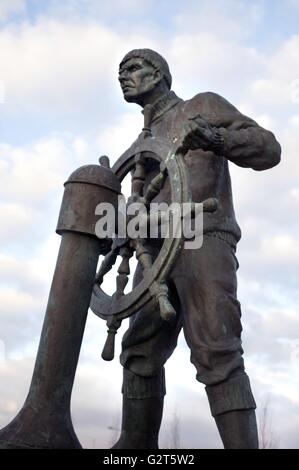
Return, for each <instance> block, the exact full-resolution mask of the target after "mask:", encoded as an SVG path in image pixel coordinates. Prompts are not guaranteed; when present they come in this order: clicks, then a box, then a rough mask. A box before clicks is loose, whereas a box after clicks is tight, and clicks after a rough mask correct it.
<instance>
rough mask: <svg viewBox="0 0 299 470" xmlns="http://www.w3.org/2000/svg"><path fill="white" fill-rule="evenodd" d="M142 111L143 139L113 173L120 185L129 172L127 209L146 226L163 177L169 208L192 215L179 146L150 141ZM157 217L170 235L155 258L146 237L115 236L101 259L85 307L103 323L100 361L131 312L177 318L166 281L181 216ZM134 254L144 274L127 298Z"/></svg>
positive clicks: (212, 202) (209, 205) (208, 205)
mask: <svg viewBox="0 0 299 470" xmlns="http://www.w3.org/2000/svg"><path fill="white" fill-rule="evenodd" d="M146 111H147V110H145V125H144V129H143V132H142V134H141V135H140V136H139V138H138V139H137V141H136V142H135V143H134V144H133V145H132V147H131V148H130V149H129V150H127V151H126V152H125V153H124V154H123V155H122V156H121V157H120V158H119V160H118V161H117V162H116V163H115V165H114V166H113V168H112V171H113V172H114V173H115V174H116V176H117V177H118V178H119V180H120V182H122V181H123V179H124V178H125V176H126V175H127V174H128V173H129V172H131V175H132V192H131V196H130V197H129V199H128V201H127V205H130V204H132V203H134V204H137V205H138V204H140V205H141V204H142V205H143V207H144V208H146V213H145V217H143V223H144V224H146V225H148V224H149V221H150V217H151V214H150V204H151V202H152V201H153V199H154V198H155V197H156V196H157V195H158V194H159V192H160V191H161V189H162V188H163V186H164V183H165V180H166V178H168V180H169V184H170V190H171V191H170V193H171V201H170V202H171V204H172V203H178V204H172V206H173V207H181V205H182V204H183V203H186V202H189V203H190V204H191V210H192V202H191V194H190V186H189V183H188V170H187V167H186V165H185V161H184V154H183V152H181V151H180V147H179V145H178V142H173V143H172V144H173V145H172V148H171V149H170V145H169V141H166V140H164V139H161V138H159V139H158V138H156V137H153V136H152V135H151V130H150V126H149V123H150V121H151V116H150V112H146ZM149 160H154V161H156V162H157V163H158V165H159V170H160V171H159V172H158V174H156V176H154V178H153V179H152V180H151V181H150V183H149V184H148V183H147V184H145V181H146V167H147V163H148V161H149ZM170 207H171V206H170ZM216 209H217V200H216V199H214V198H211V199H207V200H206V201H203V203H202V210H203V211H210V212H213V211H215V210H216ZM156 215H157V221H156V222H160V223H161V222H162V223H163V217H164V218H165V220H169V217H171V216H172V224H171V227H172V230H171V231H170V232H169V233H168V235H167V236H166V237H165V238H164V239H163V243H162V246H161V249H160V251H159V253H158V254H157V256H156V257H155V259H153V258H152V255H151V250H150V243H151V239H150V238H148V239H146V238H138V237H136V238H130V237H129V236H127V237H124V238H118V237H117V236H116V237H115V238H113V240H112V245H111V250H110V251H109V252H108V253H107V254H106V256H105V258H104V260H103V262H102V264H101V266H100V269H99V271H98V273H97V275H96V280H95V284H94V288H93V292H92V298H91V304H90V308H91V310H92V311H93V312H94V313H95V314H96V315H98V316H99V317H101V318H102V319H105V320H106V321H107V326H108V337H107V341H106V344H105V347H104V349H103V352H102V357H103V359H105V360H111V359H113V357H114V340H115V334H116V332H117V330H118V328H119V327H120V325H121V322H122V320H123V319H125V318H128V317H129V316H131V315H133V314H134V313H136V312H137V311H138V310H139V309H140V308H141V307H143V306H144V305H145V304H146V303H147V302H149V301H150V300H151V299H153V298H155V299H156V300H157V302H158V305H159V309H160V314H161V317H162V318H163V319H164V320H166V321H171V319H172V318H174V316H175V315H176V312H175V310H174V308H173V307H172V305H171V303H170V301H169V299H168V287H167V276H168V273H169V272H170V270H171V269H172V267H173V265H174V263H175V260H176V258H177V256H178V254H179V253H180V251H181V248H182V245H183V242H184V237H183V230H182V223H181V217H180V215H179V214H177V213H176V214H171V213H169V212H168V213H167V214H163V213H162V214H161V213H157V214H156ZM134 253H135V256H136V259H137V260H138V263H139V264H140V266H141V268H142V270H143V278H142V280H141V281H140V282H139V284H137V285H136V286H134V287H133V288H132V290H131V291H130V292H129V293H126V294H125V293H124V290H125V288H126V286H127V283H128V281H129V275H130V265H129V260H130V258H131V257H132V256H133V255H134ZM118 256H120V257H121V258H122V260H121V263H120V265H119V267H118V271H117V272H118V276H117V278H116V290H115V293H114V294H113V295H112V296H110V295H108V294H106V293H105V292H104V291H103V289H102V288H101V284H102V282H103V279H104V276H105V275H106V274H107V273H108V272H109V271H110V270H111V269H112V267H113V266H114V264H115V263H116V260H117V258H118Z"/></svg>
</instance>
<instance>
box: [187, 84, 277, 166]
mask: <svg viewBox="0 0 299 470" xmlns="http://www.w3.org/2000/svg"><path fill="white" fill-rule="evenodd" d="M198 96H200V97H201V98H200V100H201V103H200V106H199V108H200V109H201V110H202V111H204V115H207V116H209V118H208V122H207V120H205V119H202V116H198V117H196V116H195V117H194V118H192V119H191V120H190V122H189V124H188V126H189V135H187V140H186V143H187V144H188V146H189V148H191V149H195V148H202V149H203V150H212V151H214V153H216V154H217V155H221V156H224V157H226V158H227V159H228V160H230V161H232V162H234V163H235V164H236V165H238V166H241V167H244V168H253V169H254V170H258V171H261V170H267V169H268V168H272V167H274V166H275V165H277V164H278V163H279V162H280V155H281V147H280V145H279V143H278V142H277V140H276V139H275V137H274V135H273V134H272V132H270V131H267V130H266V129H263V128H262V127H260V126H259V125H258V124H257V123H256V122H255V121H253V120H252V119H250V118H248V117H247V116H244V115H243V114H241V113H240V112H239V111H238V110H237V109H236V108H235V107H234V106H233V105H232V104H230V103H229V102H228V101H226V100H225V99H224V98H222V97H221V96H219V95H217V94H216V93H204V94H203V95H198ZM195 99H196V97H195Z"/></svg>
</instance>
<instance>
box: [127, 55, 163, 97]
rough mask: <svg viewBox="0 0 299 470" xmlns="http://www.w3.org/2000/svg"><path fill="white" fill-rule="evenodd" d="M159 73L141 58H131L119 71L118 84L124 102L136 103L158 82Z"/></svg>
mask: <svg viewBox="0 0 299 470" xmlns="http://www.w3.org/2000/svg"><path fill="white" fill-rule="evenodd" d="M160 75H161V74H160V72H159V71H158V70H157V69H155V68H154V67H153V66H152V65H150V64H149V63H148V62H146V61H145V60H144V59H142V58H138V57H136V58H132V59H129V60H128V61H127V62H125V63H124V64H123V65H122V67H121V68H120V69H119V77H118V79H119V82H120V85H121V88H122V91H123V94H124V98H125V100H126V101H128V102H131V103H138V101H139V100H140V98H142V96H144V95H145V94H146V93H148V92H149V91H151V90H152V89H153V88H154V87H155V86H156V84H157V83H158V82H159V81H160Z"/></svg>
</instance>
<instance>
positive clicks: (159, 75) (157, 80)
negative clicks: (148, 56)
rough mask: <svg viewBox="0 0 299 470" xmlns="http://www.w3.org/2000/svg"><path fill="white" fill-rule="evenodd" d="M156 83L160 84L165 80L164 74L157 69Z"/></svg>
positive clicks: (155, 72) (154, 73)
mask: <svg viewBox="0 0 299 470" xmlns="http://www.w3.org/2000/svg"><path fill="white" fill-rule="evenodd" d="M153 76H154V82H155V83H159V82H160V81H161V80H162V78H163V73H162V72H161V70H159V69H155V70H154V72H153Z"/></svg>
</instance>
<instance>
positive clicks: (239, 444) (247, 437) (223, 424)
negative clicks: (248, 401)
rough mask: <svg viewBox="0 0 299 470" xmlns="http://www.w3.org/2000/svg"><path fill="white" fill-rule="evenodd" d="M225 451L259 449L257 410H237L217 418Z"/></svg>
mask: <svg viewBox="0 0 299 470" xmlns="http://www.w3.org/2000/svg"><path fill="white" fill-rule="evenodd" d="M215 421H216V424H217V428H218V431H219V434H220V437H221V439H222V442H223V445H224V448H225V449H258V448H259V443H258V432H257V424H256V417H255V410H235V411H230V412H228V413H224V414H222V415H218V416H215Z"/></svg>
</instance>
